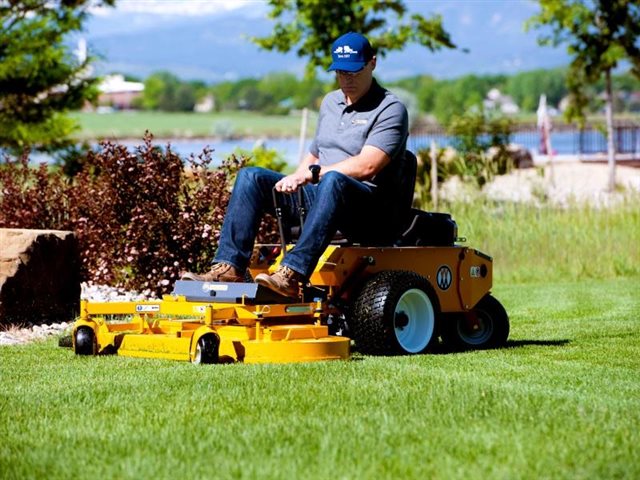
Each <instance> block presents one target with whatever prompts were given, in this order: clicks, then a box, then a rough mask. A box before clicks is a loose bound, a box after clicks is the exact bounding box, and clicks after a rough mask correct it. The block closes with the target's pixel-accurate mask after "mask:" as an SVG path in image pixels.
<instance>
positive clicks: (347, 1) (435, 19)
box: [252, 0, 455, 76]
mask: <svg viewBox="0 0 640 480" xmlns="http://www.w3.org/2000/svg"><path fill="white" fill-rule="evenodd" d="M269 5H270V6H271V11H270V13H269V16H270V18H272V19H274V20H276V24H275V26H274V29H273V33H272V34H271V35H268V36H266V37H253V38H252V40H253V41H254V42H255V43H256V44H257V45H259V46H260V47H262V48H264V49H267V50H276V51H279V52H289V51H291V50H295V51H296V53H297V55H298V56H299V57H308V59H309V61H308V63H307V74H308V75H311V76H313V74H314V73H315V70H316V68H317V67H322V68H323V69H325V70H326V69H327V68H328V67H329V65H330V63H331V45H332V43H333V41H334V40H335V39H336V38H338V37H339V36H340V35H342V34H344V33H347V32H349V31H355V32H358V33H362V34H363V35H365V36H367V38H368V39H369V41H370V42H371V44H372V45H373V46H374V48H376V49H377V54H378V55H380V56H384V55H385V54H386V53H387V52H389V51H391V50H400V49H402V48H403V47H404V46H405V45H406V44H407V43H409V42H417V43H419V44H421V45H423V46H425V47H426V48H428V49H429V50H431V51H435V50H439V49H441V48H455V45H454V44H453V42H452V41H451V38H450V37H449V34H448V33H447V32H446V31H445V29H444V27H443V26H442V18H441V17H440V16H439V15H433V16H431V17H429V18H425V17H423V16H422V15H419V14H413V15H408V14H407V8H406V6H405V4H404V2H403V1H402V0H385V1H379V0H334V1H331V2H320V1H318V0H269ZM407 17H408V18H407Z"/></svg>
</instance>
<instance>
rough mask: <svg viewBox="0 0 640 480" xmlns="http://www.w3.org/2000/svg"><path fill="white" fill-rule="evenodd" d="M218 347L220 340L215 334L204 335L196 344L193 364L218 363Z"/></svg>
mask: <svg viewBox="0 0 640 480" xmlns="http://www.w3.org/2000/svg"><path fill="white" fill-rule="evenodd" d="M219 347H220V339H219V338H218V336H217V335H216V334H215V333H206V334H204V335H203V336H201V337H200V338H199V339H198V343H197V344H196V355H195V357H193V363H195V364H196V365H200V364H211V363H218V351H219Z"/></svg>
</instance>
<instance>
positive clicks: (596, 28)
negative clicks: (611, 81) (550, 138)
mask: <svg viewBox="0 0 640 480" xmlns="http://www.w3.org/2000/svg"><path fill="white" fill-rule="evenodd" d="M527 26H528V27H529V28H531V27H534V28H544V27H546V28H550V30H549V31H548V33H543V34H541V35H540V38H539V40H540V43H541V44H543V45H553V46H558V45H561V44H566V45H567V51H568V53H569V54H570V55H571V56H572V58H573V59H572V61H571V64H570V66H569V70H568V72H567V86H568V87H569V90H570V93H571V94H572V103H571V108H570V109H569V110H568V116H569V118H582V117H583V116H584V109H585V107H586V106H587V105H588V102H589V98H588V95H587V94H586V92H587V89H588V87H589V86H592V85H595V84H597V83H598V82H599V81H600V80H601V79H602V77H603V76H604V75H605V74H606V73H607V72H611V71H612V70H613V69H614V68H616V67H617V66H618V64H619V63H620V62H621V61H622V60H628V61H629V62H630V63H631V67H632V72H633V73H634V75H636V76H637V77H639V78H640V42H639V40H638V39H639V38H640V3H638V1H637V0H540V12H539V13H538V14H537V15H535V16H534V17H533V18H531V19H530V20H529V21H528V22H527Z"/></svg>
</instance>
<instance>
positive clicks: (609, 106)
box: [605, 69, 616, 192]
mask: <svg viewBox="0 0 640 480" xmlns="http://www.w3.org/2000/svg"><path fill="white" fill-rule="evenodd" d="M605 75H606V95H605V102H606V106H605V115H606V117H607V163H608V164H609V185H608V190H609V192H613V190H614V189H615V188H616V150H615V143H614V131H613V95H612V88H611V69H608V70H607V71H606V73H605Z"/></svg>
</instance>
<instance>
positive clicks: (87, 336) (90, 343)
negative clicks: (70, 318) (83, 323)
mask: <svg viewBox="0 0 640 480" xmlns="http://www.w3.org/2000/svg"><path fill="white" fill-rule="evenodd" d="M75 340H76V341H75V347H74V351H75V353H76V355H95V354H96V334H95V333H94V331H93V329H92V328H90V327H79V328H78V329H77V330H76V339H75Z"/></svg>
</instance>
